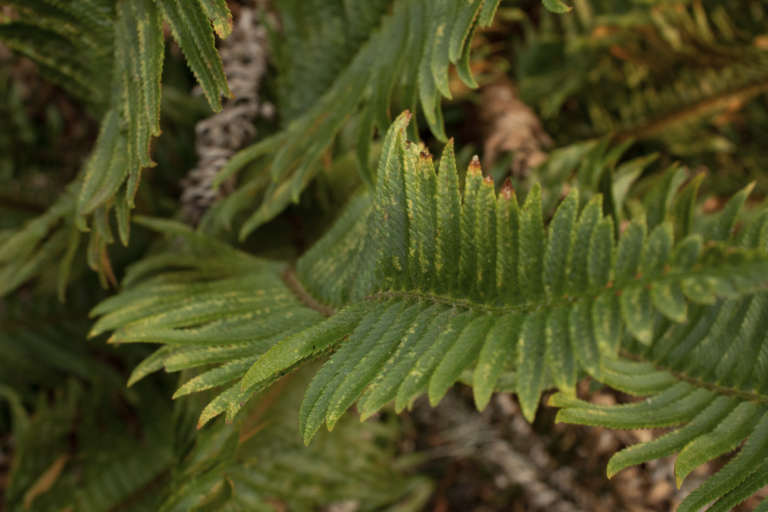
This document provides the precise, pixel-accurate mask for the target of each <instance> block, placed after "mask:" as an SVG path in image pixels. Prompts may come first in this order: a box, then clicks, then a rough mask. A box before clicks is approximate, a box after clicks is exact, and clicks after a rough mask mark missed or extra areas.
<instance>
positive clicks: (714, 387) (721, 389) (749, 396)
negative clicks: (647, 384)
mask: <svg viewBox="0 0 768 512" xmlns="http://www.w3.org/2000/svg"><path fill="white" fill-rule="evenodd" d="M619 355H620V356H621V357H623V358H625V359H630V360H632V361H637V362H640V363H649V364H652V365H653V366H654V368H656V369H657V370H659V371H661V372H667V373H669V374H670V375H672V376H673V377H674V378H675V379H676V380H678V381H682V382H687V383H688V384H691V385H693V386H696V387H697V388H701V389H706V390H707V391H711V392H713V393H717V394H718V395H722V396H728V397H732V398H740V399H742V400H748V401H750V402H756V403H761V404H768V396H766V395H761V394H759V393H755V392H753V391H744V390H742V389H734V388H731V387H728V386H721V385H720V384H716V383H714V382H707V381H705V380H702V379H699V378H696V377H691V376H690V375H687V374H685V373H684V372H679V371H676V370H672V369H670V368H668V367H666V366H664V365H660V364H657V363H655V362H653V361H652V360H649V359H646V358H644V357H643V356H641V355H638V354H632V353H630V352H627V351H626V350H621V351H619Z"/></svg>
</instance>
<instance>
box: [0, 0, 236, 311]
mask: <svg viewBox="0 0 768 512" xmlns="http://www.w3.org/2000/svg"><path fill="white" fill-rule="evenodd" d="M7 3H9V4H11V5H13V6H14V8H15V9H16V11H17V12H18V13H19V19H18V20H17V21H13V22H11V23H8V24H5V25H2V26H0V40H2V41H3V42H5V43H6V44H8V45H9V46H10V47H12V48H14V49H15V50H17V51H19V52H21V53H23V54H25V55H27V56H29V57H30V58H32V59H33V60H35V61H36V62H38V63H39V64H40V65H41V66H42V67H43V70H44V71H47V72H48V74H49V76H51V78H53V79H54V81H56V82H58V83H60V84H61V85H63V86H64V87H66V88H67V89H68V90H70V91H72V92H73V93H74V94H76V95H78V96H80V97H83V98H86V100H87V102H88V103H89V105H91V107H92V108H93V109H94V111H95V112H96V113H98V114H99V115H101V116H102V121H101V131H100V133H99V137H98V139H97V141H96V145H95V147H94V149H93V152H92V154H91V156H90V158H89V159H88V161H87V163H86V164H85V166H84V168H83V169H82V170H81V173H80V178H79V179H78V180H77V181H75V182H74V183H72V184H71V185H70V187H69V194H67V195H64V196H63V197H62V198H61V199H60V200H59V201H58V202H57V203H56V205H55V206H53V207H52V208H51V210H50V211H49V212H48V213H46V214H45V215H44V216H42V217H40V218H39V219H36V220H34V221H30V222H29V223H28V224H27V225H25V226H24V227H23V228H22V229H21V230H19V232H18V234H17V236H16V237H15V238H12V239H11V240H10V241H8V242H6V243H5V244H4V247H3V248H1V249H0V253H2V252H7V251H11V253H12V256H13V257H15V256H17V254H16V253H17V252H18V251H24V252H26V254H27V255H28V256H32V257H31V261H29V262H28V263H29V264H27V265H26V266H25V267H24V268H23V269H21V270H20V269H18V268H16V265H17V263H16V262H14V263H12V264H11V265H7V266H5V267H4V268H3V269H2V270H0V272H2V273H7V274H8V275H12V276H13V278H7V279H2V280H0V294H3V293H7V291H9V290H12V289H13V288H15V287H16V286H18V284H20V283H21V282H23V281H24V280H26V279H29V278H30V277H33V276H35V275H36V274H37V273H38V272H39V268H40V267H41V266H42V260H43V259H44V258H49V257H52V256H53V255H54V254H57V253H58V254H61V253H62V252H63V253H64V255H65V256H64V257H63V259H62V260H61V261H63V262H64V263H63V264H62V269H61V273H60V275H61V284H60V286H59V287H60V290H61V291H60V295H61V296H62V297H63V289H64V287H65V285H66V281H67V275H68V272H69V266H70V265H71V263H72V258H73V257H74V254H75V252H76V251H77V248H78V246H79V244H80V235H79V234H78V233H77V232H76V231H75V228H74V227H72V226H73V224H72V223H73V222H74V226H75V227H76V229H77V230H78V231H80V232H89V231H90V237H89V241H88V249H87V254H88V262H89V265H90V266H91V267H92V268H93V269H94V270H98V271H99V273H100V277H101V279H102V282H103V283H104V285H106V284H107V283H108V281H112V282H115V278H114V276H112V270H111V266H110V264H109V257H108V254H107V246H108V245H109V244H111V243H113V242H114V236H113V234H112V231H111V228H110V223H109V216H110V212H111V211H112V209H113V208H114V211H115V217H116V219H117V228H118V236H119V238H120V240H121V242H122V243H123V244H124V245H126V246H127V245H128V239H129V228H130V220H129V219H130V215H129V212H130V209H131V208H133V207H134V196H135V194H136V190H137V187H138V183H139V175H140V171H141V169H142V168H146V167H152V166H154V165H155V164H154V162H153V161H152V160H151V158H150V155H149V150H150V140H151V138H152V137H153V136H158V135H160V123H159V120H160V76H161V72H162V67H163V51H164V45H165V41H164V38H163V34H162V23H163V22H166V23H167V24H168V26H169V27H170V29H171V32H172V33H173V35H174V38H175V39H176V40H177V42H178V43H179V45H180V47H181V49H182V51H183V52H184V54H185V56H186V57H187V61H188V63H189V65H190V67H191V69H192V71H193V72H194V73H195V76H196V77H197V79H198V81H199V82H200V84H201V85H202V87H203V91H204V92H205V94H206V97H207V98H208V101H209V103H210V105H211V107H212V108H213V109H214V110H221V103H220V100H219V94H220V93H223V94H229V88H228V86H227V82H226V78H225V76H224V70H223V68H222V66H221V61H220V60H219V57H218V54H217V53H216V49H215V47H214V40H213V34H212V28H211V24H210V21H209V19H208V16H211V18H212V19H213V25H214V27H215V28H216V30H217V31H218V32H219V35H221V36H226V35H228V34H229V33H230V32H231V27H230V25H231V19H230V15H229V10H228V9H227V7H226V4H225V2H223V0H214V1H212V2H208V1H202V0H200V1H199V2H179V1H177V0H157V1H155V0H120V1H116V2H113V1H107V0H99V1H97V2H90V1H86V0H77V1H73V2H63V3H62V2H57V3H55V4H50V3H47V2H41V1H37V0H36V1H34V2H26V1H24V2H7ZM73 196H74V197H75V198H76V199H75V200H73ZM61 223H63V224H64V227H63V228H61V227H60V226H59V224H61ZM46 237H49V238H50V240H49V241H48V242H47V246H44V247H39V246H38V242H39V241H40V240H42V239H44V238H46ZM54 241H55V243H54ZM11 242H13V243H12V245H11ZM19 243H22V244H23V245H22V246H21V247H19V245H18V244H19ZM59 258H60V256H59V257H58V258H57V259H59ZM10 261H11V256H8V255H7V254H4V255H2V256H0V263H8V262H10ZM19 261H20V260H19ZM32 262H34V265H32V264H31V263H32Z"/></svg>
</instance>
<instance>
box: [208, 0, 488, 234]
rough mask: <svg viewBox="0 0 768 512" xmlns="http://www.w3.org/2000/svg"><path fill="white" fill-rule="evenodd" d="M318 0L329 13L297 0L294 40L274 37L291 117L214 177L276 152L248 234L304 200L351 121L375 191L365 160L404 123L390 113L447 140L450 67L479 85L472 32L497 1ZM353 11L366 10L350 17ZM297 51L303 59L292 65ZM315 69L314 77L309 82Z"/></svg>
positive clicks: (291, 14) (290, 18)
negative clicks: (406, 113) (414, 117)
mask: <svg viewBox="0 0 768 512" xmlns="http://www.w3.org/2000/svg"><path fill="white" fill-rule="evenodd" d="M318 2H319V0H318ZM320 3H322V4H323V6H322V7H323V13H324V14H323V15H322V16H321V15H319V14H316V13H315V14H311V10H310V9H309V8H307V7H306V6H305V5H304V3H301V8H299V7H298V6H297V5H294V3H293V2H286V3H285V5H282V4H281V5H280V6H279V7H278V8H279V10H280V12H281V14H282V15H283V19H284V23H285V24H286V31H287V32H286V38H287V41H286V42H282V41H276V43H277V44H278V45H279V46H280V48H281V50H280V51H281V52H283V53H282V55H283V56H284V57H285V60H286V61H287V64H284V65H285V66H286V69H285V72H286V75H285V77H284V80H285V82H286V85H291V87H286V90H288V91H291V92H290V96H288V97H286V98H285V99H284V101H285V103H286V105H285V106H286V109H287V112H286V115H287V119H286V120H287V121H290V124H288V125H287V127H286V128H285V129H284V130H283V131H282V132H280V133H278V134H277V135H275V136H273V138H272V139H267V140H265V141H262V142H260V143H259V144H258V145H256V146H253V147H252V148H247V149H245V150H243V151H242V152H241V153H240V154H239V155H236V156H235V158H233V159H232V160H231V161H230V163H229V164H228V165H227V166H226V167H225V168H224V169H223V170H222V172H221V173H220V174H219V175H218V176H217V180H218V183H222V182H223V181H224V180H226V179H227V178H228V177H229V176H231V175H232V174H234V173H236V172H238V171H239V170H240V169H242V168H243V167H244V166H245V165H247V164H248V163H250V162H253V161H254V160H255V159H256V158H259V157H262V156H267V157H269V161H270V170H269V171H268V172H269V173H270V175H271V179H272V181H273V183H272V185H271V186H269V187H267V189H266V192H265V197H264V199H263V201H262V202H261V204H260V205H259V207H258V209H257V210H256V211H255V212H253V213H252V215H251V217H250V219H249V220H248V221H246V223H245V224H244V225H243V226H242V228H241V231H240V237H241V238H245V237H246V236H248V234H250V233H251V232H252V231H253V230H254V229H256V228H257V227H259V226H260V225H262V224H264V223H265V222H267V221H268V220H270V219H272V218H274V217H275V215H277V214H278V213H279V212H281V211H282V210H283V209H285V207H286V206H288V205H289V204H290V203H291V202H298V199H299V195H300V194H301V192H302V191H303V190H304V189H305V188H306V186H307V184H308V183H309V181H310V180H311V178H312V177H313V176H314V175H315V174H316V173H317V171H318V169H319V167H320V160H321V157H322V156H323V155H324V154H325V153H326V152H327V151H329V150H330V149H331V145H332V143H333V142H334V140H335V139H336V134H337V133H338V132H339V131H340V130H341V128H342V127H343V126H344V124H345V123H347V122H348V120H349V119H350V118H354V119H356V120H357V131H358V133H359V135H358V142H357V153H358V159H359V166H360V173H361V177H362V179H363V182H364V183H366V185H367V186H368V188H369V190H373V189H374V187H375V184H374V179H375V173H373V172H372V170H371V169H370V166H369V163H368V158H369V148H370V143H371V142H370V139H371V136H372V134H373V133H374V130H376V131H377V132H378V133H379V134H384V133H385V132H386V131H387V129H388V128H389V127H390V125H391V124H392V123H393V122H397V121H393V119H392V114H391V113H392V112H398V111H402V110H406V109H409V110H410V111H411V112H414V113H415V112H416V110H417V108H418V107H420V108H421V109H422V111H423V112H424V114H425V117H426V119H427V122H428V124H429V128H430V130H431V131H432V133H433V134H434V135H435V136H436V137H437V138H438V139H440V140H443V141H445V140H446V139H447V137H446V135H445V128H444V127H443V119H442V109H441V106H440V103H441V99H442V98H443V97H445V98H451V91H450V87H449V67H450V66H451V64H453V65H455V66H457V70H458V71H459V73H458V76H459V77H460V78H461V79H462V80H463V81H465V82H466V83H467V85H469V86H470V87H472V88H476V87H477V84H476V83H474V79H473V78H472V75H471V73H470V72H469V69H468V58H469V57H468V56H469V51H470V48H469V47H470V44H469V43H470V40H469V39H470V34H471V33H473V32H474V30H475V27H477V26H478V25H480V26H482V27H487V26H488V25H490V23H491V21H492V19H493V15H494V13H495V11H496V8H497V6H498V4H499V2H498V0H496V1H492V2H480V1H479V0H476V1H472V2H466V1H459V0H440V1H438V2H431V1H425V0H415V1H413V0H395V1H394V2H391V6H390V7H389V8H387V4H388V3H389V2H380V1H377V2H371V1H370V0H365V1H353V2H344V6H343V7H342V5H341V4H342V2H340V1H336V2H333V1H329V2H320ZM350 12H355V13H357V14H361V13H363V12H364V15H363V14H361V15H359V17H352V16H350ZM360 34H366V35H367V40H366V39H364V38H361V37H360ZM345 35H346V37H344V36H345ZM297 52H301V53H300V55H301V56H302V57H301V59H300V60H301V63H302V65H301V66H299V65H297V64H294V63H293V60H294V59H296V60H298V56H297V55H296V53H297ZM307 54H309V55H311V56H313V57H314V58H313V57H309V58H307V57H306V55H307ZM307 63H311V64H307ZM320 68H322V69H320ZM310 73H311V76H312V79H311V80H307V79H305V78H304V77H306V76H308V75H310ZM321 87H322V89H321ZM257 147H258V148H260V149H258V150H257V149H256V148H257ZM265 172H266V171H265ZM262 186H263V185H262Z"/></svg>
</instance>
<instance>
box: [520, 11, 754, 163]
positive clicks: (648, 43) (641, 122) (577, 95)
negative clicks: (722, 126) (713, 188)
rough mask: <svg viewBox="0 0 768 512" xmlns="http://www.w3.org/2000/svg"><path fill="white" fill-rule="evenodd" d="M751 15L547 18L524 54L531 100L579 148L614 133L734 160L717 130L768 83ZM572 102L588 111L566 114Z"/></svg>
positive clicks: (524, 91) (525, 87)
mask: <svg viewBox="0 0 768 512" xmlns="http://www.w3.org/2000/svg"><path fill="white" fill-rule="evenodd" d="M746 5H747V4H746V3H744V2H741V1H739V0H735V1H732V2H728V3H723V2H709V1H705V2H699V3H694V4H691V5H688V6H685V7H680V6H672V5H665V4H663V3H656V4H654V3H647V4H645V5H628V4H622V3H617V2H615V3H603V2H588V4H587V5H586V6H585V9H582V10H581V11H580V12H578V16H577V17H575V18H568V17H555V16H545V19H544V21H543V22H542V23H541V24H540V25H539V26H538V27H537V28H534V27H533V26H531V25H530V24H528V25H529V26H528V29H527V30H526V38H525V42H524V43H523V44H521V45H519V46H518V47H517V57H518V59H517V73H516V74H517V77H518V80H519V81H520V91H521V95H522V97H523V98H524V99H525V100H526V101H527V102H529V103H530V104H533V105H538V106H540V107H541V112H542V114H543V115H544V117H546V118H550V119H554V118H558V120H559V122H558V123H557V127H558V129H559V130H558V131H560V132H562V135H564V136H565V137H568V139H570V140H573V139H571V137H576V138H583V137H584V136H585V134H590V135H592V136H595V135H601V134H605V133H610V132H614V133H615V134H616V135H617V136H618V137H619V138H627V137H636V138H642V139H654V140H656V141H658V142H659V143H660V145H661V146H662V147H665V148H667V149H669V150H670V151H671V152H673V153H674V154H677V155H681V156H689V155H692V154H697V153H702V152H707V151H723V150H724V149H725V150H726V151H732V147H729V146H731V144H730V143H729V142H728V141H727V140H726V139H725V138H724V137H723V136H722V135H721V133H718V132H721V130H718V129H717V128H716V127H713V128H710V127H708V126H707V124H709V123H708V121H709V120H711V119H712V118H713V117H714V116H715V115H716V114H718V113H721V112H723V111H727V110H728V109H729V108H733V106H734V105H736V104H746V103H748V102H749V100H751V99H752V98H754V97H756V96H757V95H759V94H760V93H761V92H762V91H764V90H765V82H766V78H767V77H766V74H765V69H766V66H765V63H766V61H765V53H764V52H762V51H761V50H760V49H759V48H757V47H756V46H755V45H754V44H753V42H752V40H753V38H754V37H755V36H756V35H757V34H759V33H762V30H763V29H762V27H759V24H756V23H755V16H754V15H750V14H747V13H746V11H747V9H746ZM760 12H762V10H761V11H760ZM757 16H758V17H759V16H760V14H757ZM568 98H572V99H571V101H574V100H577V101H578V105H579V108H578V109H576V110H572V109H567V110H565V111H564V110H562V109H561V107H562V106H563V104H564V102H565V101H566V100H567V99H568ZM569 110H572V112H573V113H572V114H570V113H569V112H568V111H569ZM585 121H586V122H585ZM551 126H555V125H554V123H553V124H552V125H551ZM568 139H566V140H568Z"/></svg>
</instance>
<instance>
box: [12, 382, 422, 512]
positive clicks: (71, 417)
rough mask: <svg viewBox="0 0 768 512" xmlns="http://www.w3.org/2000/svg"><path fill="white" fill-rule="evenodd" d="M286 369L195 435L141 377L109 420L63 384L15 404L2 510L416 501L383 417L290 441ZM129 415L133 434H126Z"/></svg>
mask: <svg viewBox="0 0 768 512" xmlns="http://www.w3.org/2000/svg"><path fill="white" fill-rule="evenodd" d="M296 377H298V378H296V379H293V380H294V382H293V383H292V384H290V385H288V386H285V385H282V386H280V388H279V389H275V390H274V391H275V392H278V391H279V393H280V398H281V399H280V400H278V401H274V400H273V399H274V397H270V396H265V397H263V399H262V400H261V401H258V400H255V401H253V402H252V403H251V406H250V407H249V410H248V414H247V415H244V416H242V417H241V419H240V420H239V421H238V422H237V423H236V424H233V425H229V424H225V423H224V422H223V421H219V422H217V423H216V424H214V425H211V427H210V428H208V429H206V430H205V431H203V432H201V433H200V434H199V435H198V436H190V432H189V430H190V429H189V427H192V431H193V432H194V420H193V422H192V423H191V424H190V422H189V421H188V420H189V419H190V414H189V413H190V412H192V413H193V414H194V413H195V412H199V408H198V407H197V404H196V403H194V402H190V401H184V400H181V401H179V402H176V404H175V406H173V407H171V404H170V403H168V401H167V400H165V399H163V397H162V396H161V394H160V393H161V391H160V389H158V386H157V385H156V384H150V383H148V382H145V383H143V385H142V386H141V392H140V394H139V395H138V396H139V397H140V398H139V399H137V397H135V396H134V397H133V400H132V401H133V404H132V405H134V406H135V410H132V411H131V413H133V414H135V417H131V418H129V421H119V420H118V419H117V417H116V412H117V411H116V410H115V407H116V404H113V403H112V402H111V401H110V400H109V399H107V398H108V397H104V396H103V393H100V392H97V391H95V390H93V389H91V390H88V389H85V388H83V387H82V386H80V385H77V384H75V383H74V382H70V383H69V385H68V387H67V388H66V389H62V390H60V391H59V392H57V393H56V396H55V399H54V400H53V402H52V403H51V404H50V405H48V404H45V403H42V404H41V405H40V406H39V407H38V410H37V413H36V414H35V416H34V417H32V418H29V417H28V416H27V415H26V411H25V410H24V408H23V407H21V406H19V407H17V408H16V409H15V410H16V411H17V415H16V417H15V418H14V433H15V436H16V439H17V452H16V455H17V458H16V460H17V461H18V462H17V463H16V464H14V466H13V468H12V471H11V475H10V482H9V485H8V487H7V495H6V505H7V509H8V510H10V511H14V512H15V511H21V510H39V511H49V510H50V511H59V510H62V509H63V508H67V507H71V508H73V509H74V510H82V511H85V512H87V511H94V512H96V511H108V510H115V509H119V510H135V511H137V512H138V511H142V510H158V511H165V512H169V511H187V510H209V509H210V508H212V507H214V505H218V506H219V507H223V506H225V505H226V506H229V507H236V508H237V509H247V510H256V511H268V510H273V509H272V508H271V507H272V505H271V503H274V502H275V501H276V500H279V501H281V502H283V503H286V505H287V506H290V507H291V510H313V509H314V508H315V507H317V506H321V505H327V504H329V503H331V502H333V501H338V500H342V499H349V498H355V499H357V500H359V501H360V504H361V510H380V508H381V507H385V506H388V505H393V504H394V505H396V506H399V507H402V510H412V511H415V510H418V509H419V508H420V507H421V506H423V504H424V502H425V501H426V499H427V498H428V496H429V493H430V491H431V483H430V482H429V481H428V480H427V479H425V478H422V477H408V476H405V475H404V474H403V473H402V471H401V470H400V469H399V468H398V466H400V465H402V464H399V463H400V461H397V460H393V459H392V457H391V455H390V453H389V451H390V446H391V445H392V443H393V441H394V440H395V437H396V435H397V430H396V428H393V426H392V425H384V424H381V425H370V426H369V425H361V424H359V423H357V422H351V421H350V422H345V424H344V425H343V426H342V429H343V431H344V433H345V434H346V435H345V438H344V439H342V438H335V437H332V436H325V438H324V439H320V440H319V441H320V442H319V443H316V446H314V447H313V449H311V450H307V449H305V448H304V446H302V445H301V442H300V441H299V438H298V436H297V435H296V434H297V432H296V430H297V421H296V415H297V408H298V402H299V401H300V399H301V391H302V390H303V388H304V386H305V385H306V380H307V378H306V377H307V374H306V372H305V374H304V376H303V377H302V376H300V375H297V376H296ZM3 391H4V390H3V388H2V387H0V396H5V394H4V393H3ZM122 414H123V415H125V414H126V411H125V410H123V411H122ZM136 425H139V426H140V429H141V434H140V436H136V435H135V433H134V432H131V427H132V426H136ZM346 438H350V439H356V441H354V442H353V443H350V442H349V441H348V439H346ZM369 439H375V440H376V443H370V441H369ZM72 441H74V442H72ZM206 507H208V508H206Z"/></svg>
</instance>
